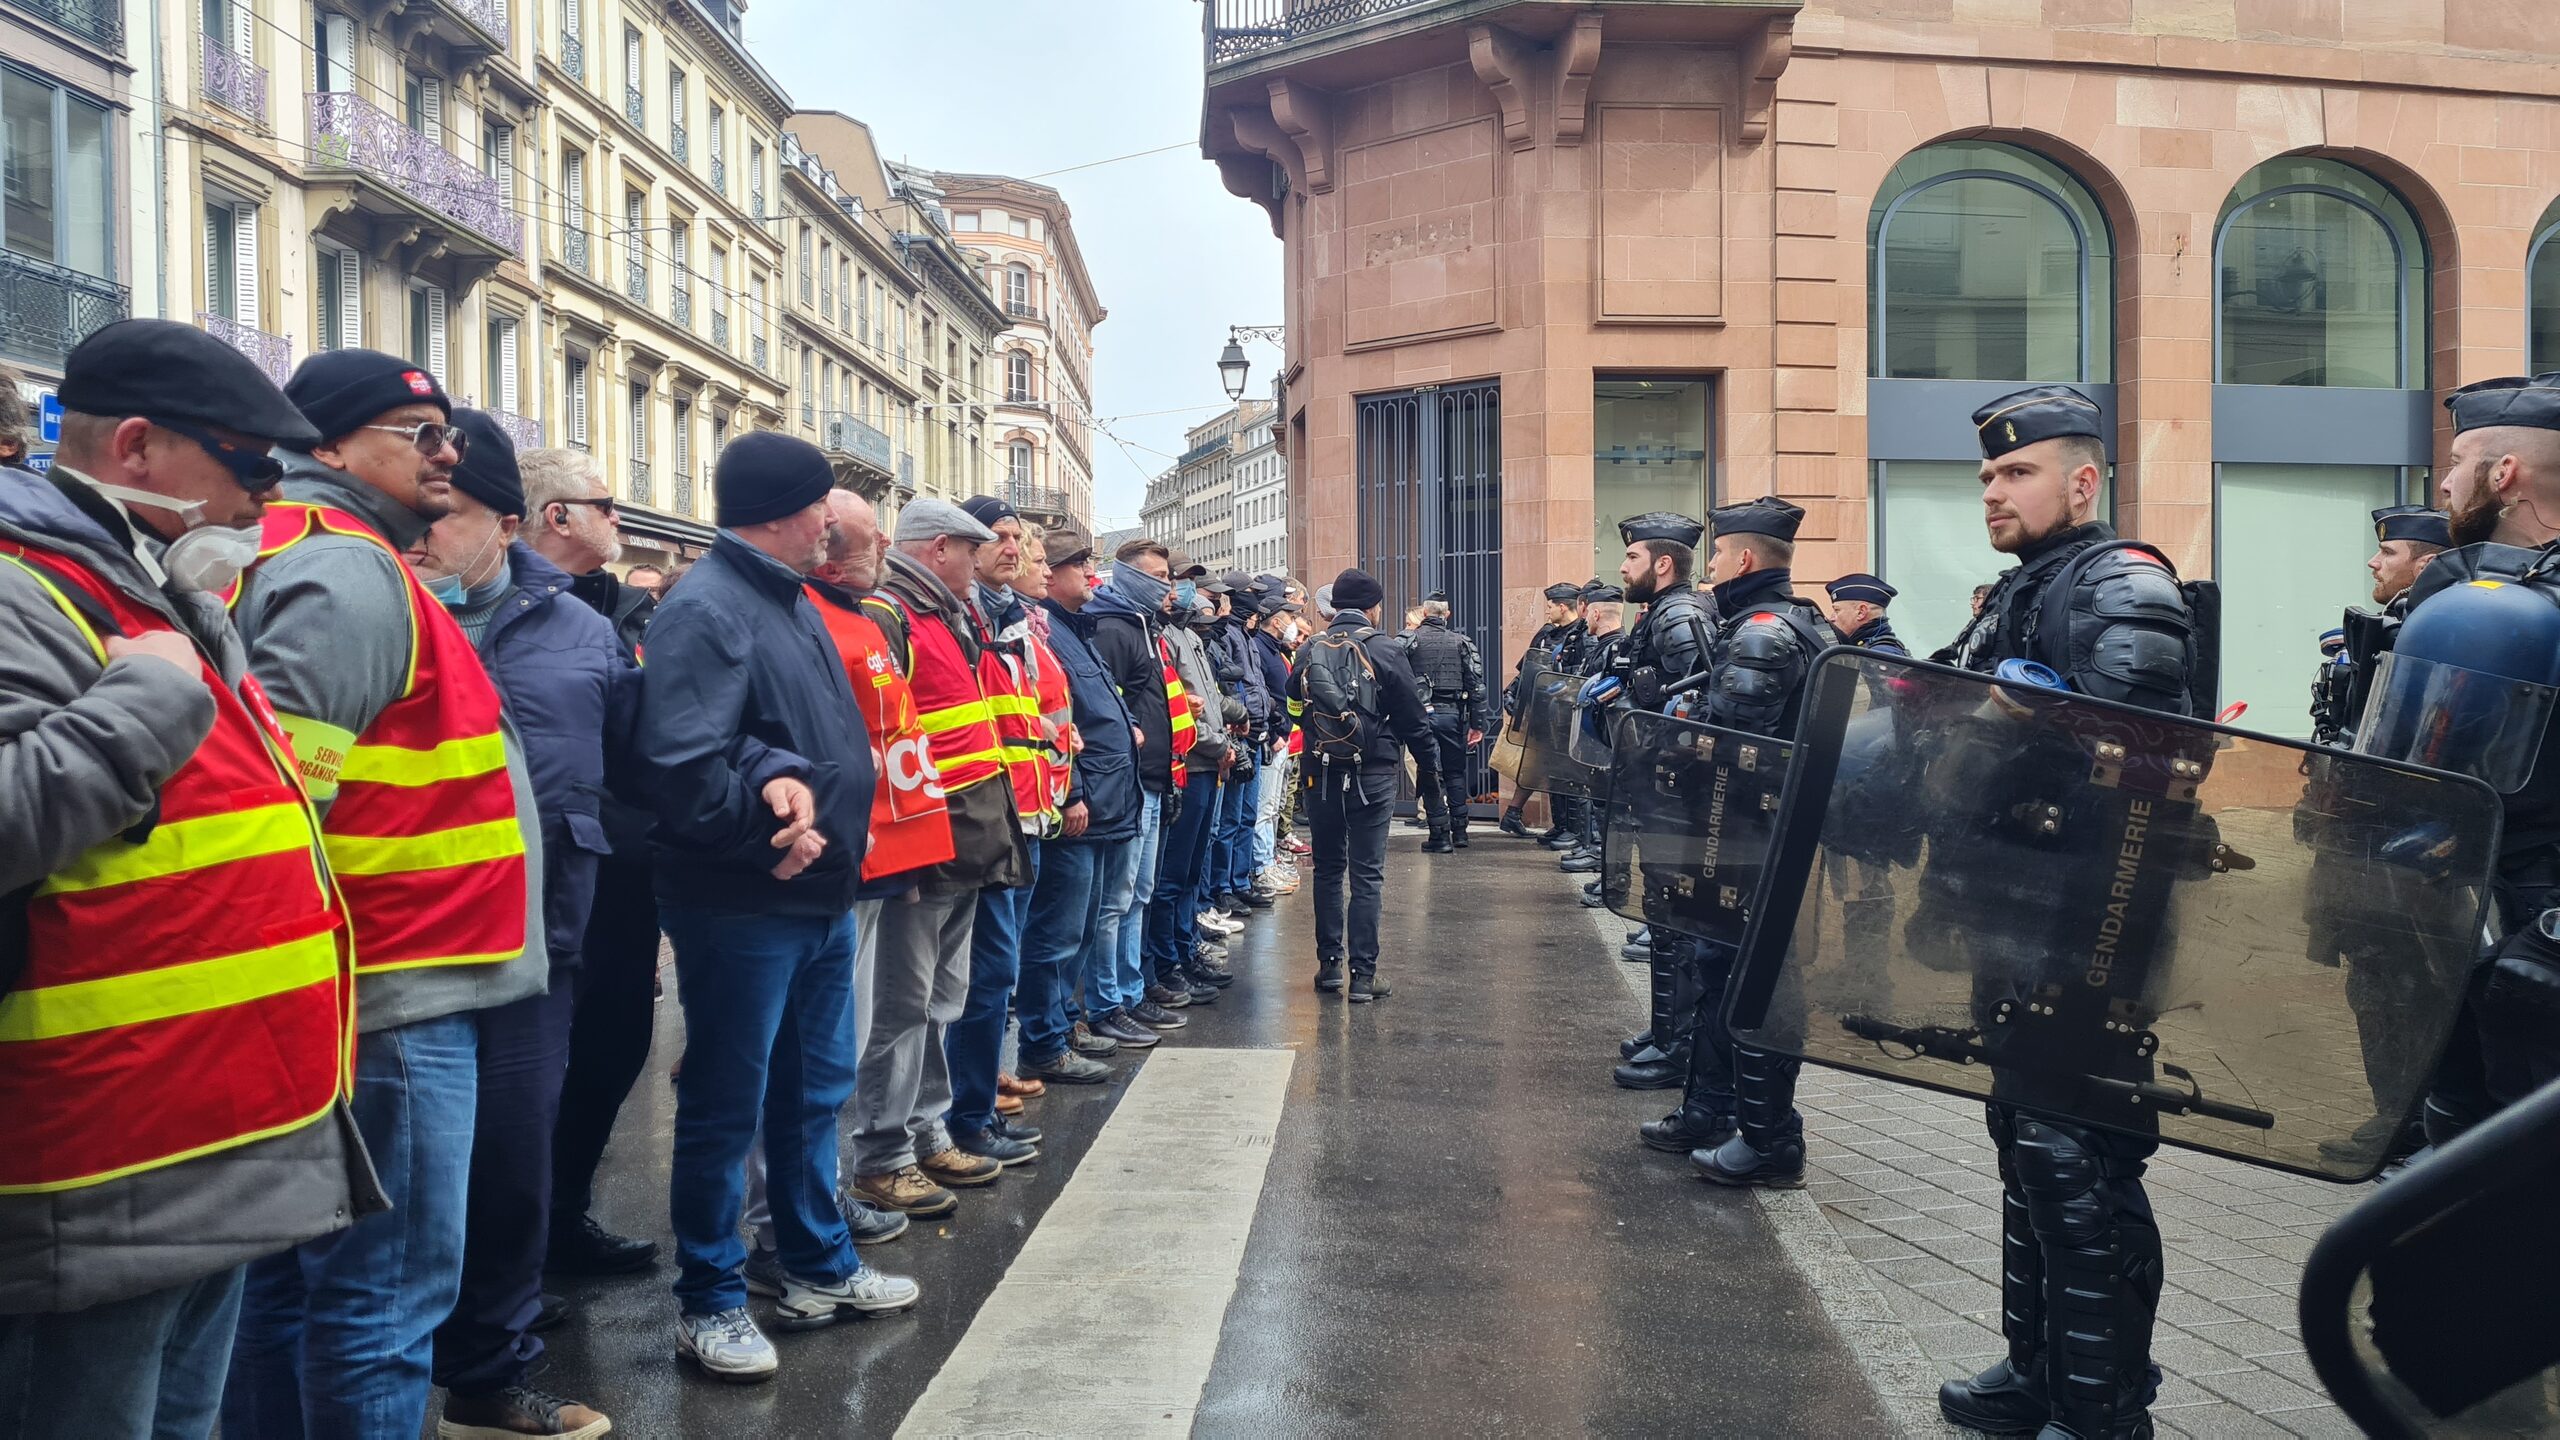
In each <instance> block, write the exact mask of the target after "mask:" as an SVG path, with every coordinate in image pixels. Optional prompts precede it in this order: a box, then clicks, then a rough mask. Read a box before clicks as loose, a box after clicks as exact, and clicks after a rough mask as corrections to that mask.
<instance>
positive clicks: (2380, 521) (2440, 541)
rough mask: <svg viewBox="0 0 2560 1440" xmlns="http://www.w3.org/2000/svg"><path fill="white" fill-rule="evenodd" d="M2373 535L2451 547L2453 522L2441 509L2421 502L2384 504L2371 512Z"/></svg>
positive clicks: (2381, 537)
mask: <svg viewBox="0 0 2560 1440" xmlns="http://www.w3.org/2000/svg"><path fill="white" fill-rule="evenodd" d="M2373 538H2374V539H2376V540H2414V541H2416V542H2418V543H2419V544H2421V545H2433V546H2435V547H2436V548H2437V549H2440V550H2444V549H2451V548H2452V546H2453V522H2452V521H2451V520H2449V519H2447V518H2446V517H2445V514H2444V512H2443V511H2441V510H2430V509H2428V508H2427V507H2426V506H2424V505H2385V506H2383V507H2382V508H2381V509H2379V510H2376V511H2374V512H2373Z"/></svg>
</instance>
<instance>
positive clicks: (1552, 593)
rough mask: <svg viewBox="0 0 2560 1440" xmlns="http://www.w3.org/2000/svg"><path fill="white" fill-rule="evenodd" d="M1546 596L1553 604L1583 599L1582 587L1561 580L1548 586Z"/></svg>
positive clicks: (1568, 603) (1571, 602)
mask: <svg viewBox="0 0 2560 1440" xmlns="http://www.w3.org/2000/svg"><path fill="white" fill-rule="evenodd" d="M1628 543H1629V544H1633V543H1634V542H1633V541H1629V542H1628ZM1545 594H1546V597H1547V599H1548V600H1549V601H1550V602H1551V603H1553V604H1557V605H1571V604H1573V603H1574V602H1575V601H1577V600H1580V599H1581V598H1582V587H1581V586H1579V585H1576V584H1573V583H1571V582H1570V581H1565V580H1559V581H1557V582H1556V583H1554V584H1553V585H1550V586H1548V587H1547V588H1546V591H1545Z"/></svg>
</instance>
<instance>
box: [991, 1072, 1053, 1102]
mask: <svg viewBox="0 0 2560 1440" xmlns="http://www.w3.org/2000/svg"><path fill="white" fill-rule="evenodd" d="M996 1093H997V1094H999V1095H1019V1096H1021V1097H1022V1098H1023V1099H1025V1100H1037V1099H1039V1098H1040V1097H1041V1096H1043V1095H1046V1094H1048V1093H1049V1087H1048V1086H1046V1085H1043V1084H1041V1083H1040V1082H1039V1081H1038V1080H1025V1079H1022V1078H1021V1077H1020V1076H1016V1075H1006V1074H999V1075H997V1076H996Z"/></svg>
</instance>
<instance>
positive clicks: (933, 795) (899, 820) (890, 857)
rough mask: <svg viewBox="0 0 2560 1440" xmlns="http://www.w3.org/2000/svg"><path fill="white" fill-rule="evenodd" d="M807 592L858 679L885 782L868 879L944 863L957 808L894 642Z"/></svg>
mask: <svg viewBox="0 0 2560 1440" xmlns="http://www.w3.org/2000/svg"><path fill="white" fill-rule="evenodd" d="M806 588H807V590H808V593H809V603H810V604H812V605H815V606H816V607H817V609H818V618H819V619H820V620H821V621H823V622H825V624H826V627H827V638H829V639H831V640H833V641H835V642H836V654H837V655H838V656H840V657H842V658H843V660H844V673H845V678H846V679H847V680H850V681H852V682H853V700H854V703H855V704H856V705H858V706H860V707H861V709H862V728H863V729H864V730H865V731H867V732H869V734H870V736H871V765H872V768H873V769H874V770H876V771H877V772H879V777H880V778H879V783H878V784H876V785H874V786H873V787H872V790H871V847H870V848H869V849H868V850H865V851H864V852H863V855H862V878H863V879H865V880H879V879H883V878H885V877H887V876H891V875H897V874H901V873H903V872H905V871H908V870H916V869H921V868H923V867H924V866H927V865H939V864H941V863H942V862H943V861H945V860H948V859H950V858H951V856H952V853H953V852H952V847H951V807H950V806H949V805H947V804H946V803H944V801H943V797H942V777H941V776H940V775H939V774H937V773H935V771H934V767H933V752H932V744H931V742H930V741H929V740H928V739H927V738H926V736H925V733H924V718H923V716H921V715H920V714H918V713H917V711H916V699H915V692H914V691H912V690H910V689H909V688H908V687H907V677H906V676H904V675H902V674H900V673H899V672H898V665H897V661H896V660H895V658H894V657H892V656H891V655H890V653H889V637H888V636H886V635H883V634H882V633H880V627H879V626H878V625H877V624H875V623H873V621H872V620H871V619H870V617H868V616H866V615H862V614H859V613H857V612H856V611H854V610H851V609H848V608H846V607H845V606H843V605H840V604H838V603H836V601H835V599H834V597H832V596H830V595H828V594H827V593H826V592H825V591H823V590H821V589H819V588H818V587H817V586H815V585H811V586H808V587H806Z"/></svg>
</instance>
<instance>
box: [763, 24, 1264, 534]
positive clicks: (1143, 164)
mask: <svg viewBox="0 0 2560 1440" xmlns="http://www.w3.org/2000/svg"><path fill="white" fill-rule="evenodd" d="M746 29H747V46H748V48H749V49H750V50H751V51H753V52H754V54H755V56H756V58H757V60H758V61H760V62H761V63H762V64H763V65H764V67H765V68H766V69H767V70H768V71H770V72H772V74H773V77H774V78H775V79H776V80H778V81H780V82H781V84H782V87H783V89H784V90H785V91H786V92H787V93H789V95H790V96H791V99H792V101H793V103H795V104H797V105H799V106H801V107H802V108H804V109H813V110H818V109H824V110H842V111H844V112H845V113H846V114H849V115H853V116H855V117H857V118H859V119H862V120H866V121H869V122H870V124H871V129H872V133H873V134H874V135H876V136H877V137H878V138H879V143H880V150H881V153H882V155H883V156H885V157H887V158H889V159H891V160H903V161H907V162H910V163H913V164H918V165H928V166H932V167H934V168H936V169H942V170H959V171H970V172H976V173H983V174H999V175H1016V176H1022V177H1025V178H1039V179H1040V180H1041V183H1043V184H1046V185H1053V186H1056V187H1057V188H1058V190H1059V191H1060V192H1061V193H1063V194H1064V195H1065V196H1066V197H1067V204H1068V206H1069V208H1070V209H1072V210H1073V212H1074V219H1075V232H1076V243H1077V245H1078V246H1079V247H1080V248H1081V249H1082V250H1083V251H1084V258H1085V265H1086V267H1087V268H1088V269H1090V270H1091V271H1092V272H1093V284H1094V289H1095V291H1096V293H1098V294H1099V295H1100V296H1101V297H1102V304H1103V308H1104V309H1106V310H1108V311H1109V312H1110V318H1109V319H1107V320H1105V321H1104V322H1103V323H1102V324H1101V325H1100V326H1099V327H1097V328H1096V329H1095V330H1094V332H1093V344H1094V352H1095V354H1094V377H1093V381H1094V408H1095V410H1097V411H1098V412H1100V414H1101V415H1102V417H1103V418H1104V419H1105V420H1106V421H1108V423H1109V426H1110V429H1111V430H1112V432H1114V433H1116V434H1117V435H1118V436H1119V437H1120V438H1121V440H1123V441H1125V442H1127V446H1128V448H1127V451H1126V453H1124V452H1123V450H1122V447H1121V446H1120V445H1117V444H1114V443H1113V442H1112V440H1111V438H1110V437H1109V436H1107V435H1103V434H1100V433H1097V434H1096V435H1095V436H1094V438H1093V452H1094V453H1093V465H1094V482H1095V499H1094V509H1095V511H1096V515H1095V522H1096V524H1097V526H1098V527H1100V528H1104V529H1108V528H1110V527H1112V526H1114V525H1134V524H1136V523H1137V521H1138V504H1139V501H1140V498H1141V497H1142V495H1143V493H1144V491H1145V488H1146V480H1147V477H1148V476H1150V475H1153V474H1155V473H1156V472H1158V471H1161V470H1163V469H1164V468H1165V467H1166V466H1168V465H1170V464H1171V463H1172V460H1171V459H1170V457H1171V456H1172V455H1173V454H1175V453H1176V452H1179V451H1180V450H1181V449H1182V431H1183V429H1184V428H1185V427H1186V426H1190V425H1196V424H1198V423H1200V422H1201V421H1202V420H1204V419H1206V418H1208V416H1209V415H1211V414H1212V413H1214V412H1215V410H1216V409H1217V408H1218V407H1220V406H1222V405H1224V404H1225V392H1223V391H1222V390H1220V389H1219V387H1218V375H1217V370H1216V362H1217V358H1218V351H1219V349H1220V347H1222V346H1223V345H1225V344H1226V335H1227V326H1229V325H1231V324H1237V325H1275V324H1278V323H1279V321H1280V243H1279V242H1278V241H1276V240H1274V239H1272V238H1271V228H1270V225H1269V222H1268V221H1267V220H1265V219H1264V217H1263V213H1262V211H1261V209H1260V208H1259V207H1257V206H1255V205H1253V204H1251V203H1250V202H1247V201H1244V200H1239V199H1237V198H1236V197H1234V196H1232V195H1229V194H1228V193H1227V192H1226V190H1225V188H1224V187H1222V186H1221V185H1220V184H1219V183H1218V171H1217V167H1215V166H1213V165H1211V164H1210V163H1209V162H1208V161H1206V160H1203V159H1201V158H1200V151H1199V146H1198V143H1197V142H1198V139H1199V133H1200V7H1199V6H1198V5H1197V4H1196V3H1192V0H1072V3H1058V0H933V3H929V4H923V5H918V4H915V3H913V0H906V3H896V4H893V3H888V0H750V3H749V5H748V8H747V13H746ZM1163 145H1178V146H1179V147H1180V148H1178V149H1173V150H1168V151H1165V152H1163V153H1161V154H1156V155H1148V156H1144V157H1143V158H1140V159H1135V160H1123V161H1120V162H1119V163H1117V164H1111V165H1100V166H1095V167H1094V168H1092V169H1079V170H1074V171H1071V172H1070V173H1067V174H1059V175H1045V174H1043V172H1046V171H1055V170H1063V169H1066V167H1069V166H1079V165H1086V164H1089V163H1091V162H1093V161H1096V160H1105V159H1109V158H1110V157H1112V156H1116V155H1127V154H1131V153H1132V152H1136V151H1142V150H1153V149H1156V148H1157V147H1158V146H1163ZM1247 348H1248V351H1249V352H1250V353H1251V355H1252V357H1253V367H1254V368H1253V393H1267V391H1266V389H1265V387H1266V386H1267V385H1268V383H1269V381H1270V378H1271V371H1272V366H1273V365H1275V364H1276V363H1278V360H1279V352H1278V351H1277V350H1275V349H1273V348H1272V347H1270V346H1268V345H1254V346H1249V347H1247ZM1177 409H1178V410H1181V411H1182V413H1179V414H1171V415H1145V414H1144V413H1143V412H1147V411H1157V410H1177ZM1114 417H1127V418H1114ZM1141 447H1145V448H1141ZM1151 451H1152V452H1161V453H1150V452H1151Z"/></svg>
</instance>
